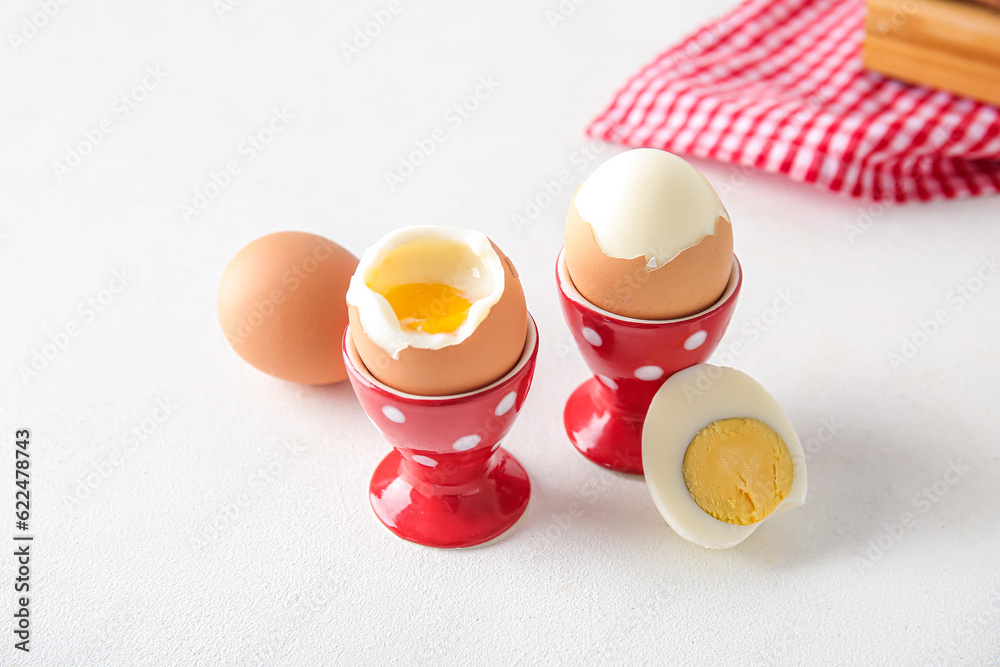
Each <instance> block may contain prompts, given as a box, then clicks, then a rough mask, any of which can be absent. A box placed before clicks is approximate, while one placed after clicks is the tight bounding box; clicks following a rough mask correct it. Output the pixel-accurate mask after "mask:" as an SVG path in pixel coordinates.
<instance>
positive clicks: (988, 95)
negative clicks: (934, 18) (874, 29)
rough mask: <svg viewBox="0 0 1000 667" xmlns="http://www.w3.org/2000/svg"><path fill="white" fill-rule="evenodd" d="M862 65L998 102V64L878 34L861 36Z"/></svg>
mask: <svg viewBox="0 0 1000 667" xmlns="http://www.w3.org/2000/svg"><path fill="white" fill-rule="evenodd" d="M864 65H865V67H867V68H869V69H872V70H875V71H876V72H881V73H882V74H886V75H887V76H891V77H894V78H898V79H902V80H903V81H908V82H910V83H918V84H923V85H928V86H932V87H935V88H941V89H943V90H948V91H951V92H954V93H958V94H959V95H967V96H969V97H972V98H975V99H978V100H982V101H984V102H990V103H992V104H998V105H1000V65H997V64H994V63H990V62H984V61H980V60H974V59H971V58H969V57H967V56H965V55H956V54H953V53H948V52H945V51H941V50H936V49H930V48H927V47H923V46H920V45H916V44H908V43H905V42H901V41H898V40H892V39H885V38H883V37H881V36H880V35H878V34H873V33H870V32H869V33H867V34H866V35H865V48H864Z"/></svg>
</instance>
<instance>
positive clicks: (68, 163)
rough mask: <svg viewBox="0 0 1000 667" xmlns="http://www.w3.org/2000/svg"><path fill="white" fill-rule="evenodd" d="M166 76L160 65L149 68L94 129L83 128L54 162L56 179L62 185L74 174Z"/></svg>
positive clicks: (113, 104) (115, 100)
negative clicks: (61, 155) (79, 136)
mask: <svg viewBox="0 0 1000 667" xmlns="http://www.w3.org/2000/svg"><path fill="white" fill-rule="evenodd" d="M167 76H169V75H168V73H167V72H165V71H164V70H163V68H162V67H160V66H159V65H150V66H149V67H147V68H146V70H145V73H144V74H143V77H142V79H140V80H139V82H138V83H136V84H135V85H134V86H132V87H131V88H129V89H128V90H127V91H125V92H124V93H122V94H121V95H119V96H118V97H116V98H115V99H114V100H113V101H112V102H111V107H110V111H111V113H110V114H109V115H107V116H105V117H104V118H102V119H101V120H99V121H98V122H97V123H96V124H94V126H92V127H86V128H84V129H82V130H81V131H80V133H81V134H83V139H81V140H79V141H77V142H75V143H73V142H71V143H68V144H66V146H65V149H64V150H65V154H64V155H63V157H62V159H61V160H53V161H52V173H53V174H54V175H55V177H56V180H58V181H59V182H60V183H61V182H62V181H63V179H64V178H66V177H67V176H69V175H70V174H71V173H73V170H75V169H76V168H77V167H79V166H80V165H82V164H83V162H84V160H85V159H86V158H87V157H88V156H89V155H92V154H93V153H94V151H95V150H97V147H98V146H100V145H101V144H102V143H104V140H105V139H107V138H108V136H109V135H110V134H111V133H112V132H114V131H115V128H116V123H120V122H122V121H123V120H125V119H126V118H128V117H129V116H130V115H132V112H133V111H135V110H136V109H138V108H139V105H140V104H142V103H143V102H145V101H146V99H147V98H148V97H149V94H150V93H152V92H153V91H154V90H156V89H157V88H159V86H160V84H161V83H163V81H164V80H165V79H166V78H167Z"/></svg>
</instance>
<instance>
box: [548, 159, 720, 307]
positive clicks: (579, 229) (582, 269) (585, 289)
mask: <svg viewBox="0 0 1000 667" xmlns="http://www.w3.org/2000/svg"><path fill="white" fill-rule="evenodd" d="M565 257H566V268H567V270H568V271H569V275H570V278H571V279H572V280H573V284H574V285H575V286H576V288H577V290H578V291H579V292H580V294H582V295H583V297H584V298H586V299H587V300H588V301H590V302H591V303H593V304H594V305H596V306H598V307H599V308H603V309H604V310H608V311H611V312H612V313H615V314H618V315H624V316H625V317H634V318H637V319H647V320H661V319H675V318H680V317H687V316H689V315H693V314H695V313H698V312H700V311H702V310H704V309H706V308H708V307H709V306H711V305H712V304H714V303H715V302H716V301H718V299H719V297H720V296H721V295H722V292H723V291H724V290H725V289H726V284H727V283H728V281H729V274H730V272H731V270H732V263H733V228H732V225H731V224H730V221H729V214H728V213H727V212H726V209H725V207H724V206H723V205H722V202H721V201H720V200H719V196H718V195H717V194H716V192H715V190H714V189H713V188H712V186H711V184H709V182H708V181H707V180H706V179H705V177H704V176H703V175H702V174H701V172H699V171H698V170H697V169H695V168H694V167H693V166H692V165H691V164H690V163H688V162H686V161H685V160H683V159H681V158H679V157H677V156H676V155H673V154H672V153H667V152H666V151H661V150H657V149H654V148H638V149H635V150H630V151H626V152H624V153H620V154H619V155H616V156H615V157H613V158H611V159H610V160H608V161H606V162H604V163H603V164H602V165H601V166H599V167H598V168H597V169H596V170H595V171H594V173H593V174H591V175H590V177H589V178H587V180H586V181H584V183H583V184H582V185H581V186H580V188H579V189H578V190H577V192H576V195H575V196H574V197H573V202H572V204H571V205H570V207H569V212H568V213H567V216H566V251H565Z"/></svg>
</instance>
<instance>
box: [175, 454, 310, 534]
mask: <svg viewBox="0 0 1000 667" xmlns="http://www.w3.org/2000/svg"><path fill="white" fill-rule="evenodd" d="M308 451H309V450H308V448H307V447H306V446H305V445H304V444H303V443H301V442H299V441H297V440H294V439H290V440H283V441H281V442H280V443H279V447H278V451H277V452H275V453H273V454H271V456H270V457H268V459H267V460H266V461H265V462H264V463H262V464H260V465H259V466H257V468H256V469H255V470H254V471H253V473H252V474H251V475H250V478H249V479H248V480H247V481H246V482H245V483H244V484H243V485H242V488H241V489H240V490H239V491H237V492H236V493H234V494H232V495H230V496H229V498H228V499H226V500H225V501H223V502H222V503H221V504H219V506H218V507H216V508H215V509H214V510H213V511H212V512H210V513H209V516H208V518H206V519H205V520H204V521H202V522H201V524H200V525H199V526H197V527H196V528H195V529H194V530H193V531H191V535H192V540H193V542H194V548H195V549H197V550H199V551H203V550H206V549H208V548H209V547H211V546H212V545H214V544H216V543H217V542H218V541H219V540H220V539H222V537H223V536H224V534H225V532H226V531H227V530H228V529H230V528H231V526H232V524H233V523H234V522H236V521H237V520H238V519H239V518H240V517H241V516H243V517H244V518H245V517H246V514H247V513H248V512H249V510H250V509H251V508H252V507H253V504H254V502H255V501H256V499H257V498H259V497H260V496H262V495H264V492H265V491H267V490H268V489H269V488H270V487H271V486H273V485H274V484H277V483H278V482H279V481H280V480H281V479H282V478H283V477H284V476H285V474H286V473H287V471H288V469H289V468H290V467H292V466H293V465H294V464H295V463H296V462H297V461H299V460H301V459H302V457H303V456H305V454H306V453H307V452H308Z"/></svg>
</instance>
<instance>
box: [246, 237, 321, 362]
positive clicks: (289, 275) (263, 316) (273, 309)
mask: <svg viewBox="0 0 1000 667" xmlns="http://www.w3.org/2000/svg"><path fill="white" fill-rule="evenodd" d="M339 250H340V248H339V246H337V244H336V243H334V242H333V241H330V240H329V239H325V238H323V239H319V240H317V241H316V243H315V245H314V246H313V250H312V253H311V254H310V255H309V256H308V257H303V258H301V259H299V260H297V261H295V262H294V263H292V265H291V266H289V267H288V268H287V269H286V270H285V272H284V273H282V274H281V284H280V286H275V287H274V289H272V290H271V291H270V292H269V293H268V295H267V297H266V298H264V299H259V300H255V301H254V302H253V303H251V304H250V306H249V310H248V311H247V312H246V313H244V314H243V315H242V316H241V317H240V318H239V320H238V321H237V323H236V329H235V331H233V332H231V333H230V332H228V331H227V332H226V340H228V341H229V344H230V345H232V346H233V348H234V349H238V347H237V346H238V345H240V344H241V343H244V342H246V340H247V339H249V338H250V337H251V336H252V335H253V333H254V332H255V331H257V329H259V328H260V327H261V326H262V325H263V324H264V322H266V321H267V320H268V318H270V317H271V316H273V315H274V314H275V313H279V312H281V309H282V306H284V304H285V302H286V301H287V300H288V296H289V295H290V294H292V293H293V292H295V291H296V290H298V289H299V288H300V287H302V285H303V284H304V283H305V282H306V281H307V280H309V278H310V277H312V275H313V274H314V273H316V271H318V270H319V267H320V265H321V264H322V263H323V262H325V261H326V260H328V259H330V257H331V255H332V253H333V252H338V251H339Z"/></svg>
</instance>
